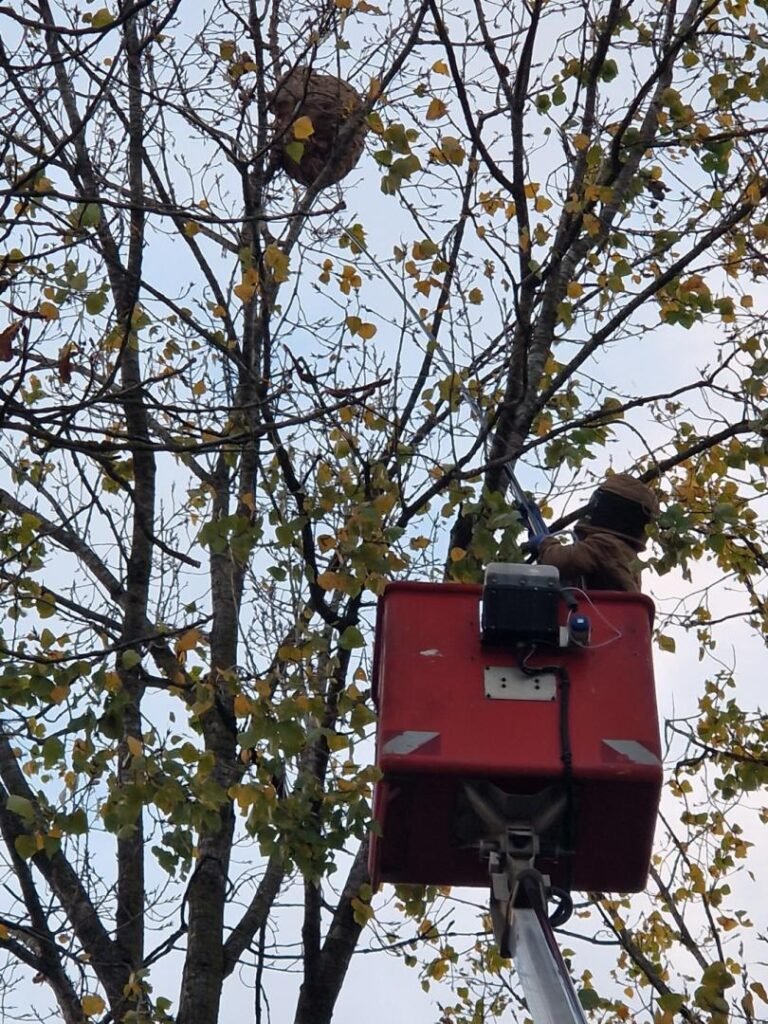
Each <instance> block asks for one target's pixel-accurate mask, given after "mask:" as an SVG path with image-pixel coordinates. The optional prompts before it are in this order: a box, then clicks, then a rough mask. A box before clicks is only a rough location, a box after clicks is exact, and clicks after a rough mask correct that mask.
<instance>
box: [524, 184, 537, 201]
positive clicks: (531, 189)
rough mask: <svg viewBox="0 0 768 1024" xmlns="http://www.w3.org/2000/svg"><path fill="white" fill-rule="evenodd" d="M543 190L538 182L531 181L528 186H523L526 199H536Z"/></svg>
mask: <svg viewBox="0 0 768 1024" xmlns="http://www.w3.org/2000/svg"><path fill="white" fill-rule="evenodd" d="M540 188H541V185H539V183H538V181H529V182H528V184H527V185H524V186H523V192H524V193H525V198H526V199H535V197H536V193H537V192H538V191H539V189H540Z"/></svg>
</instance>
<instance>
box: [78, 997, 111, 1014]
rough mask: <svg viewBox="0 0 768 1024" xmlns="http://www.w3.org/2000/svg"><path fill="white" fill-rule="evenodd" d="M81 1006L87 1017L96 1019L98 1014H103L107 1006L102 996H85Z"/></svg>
mask: <svg viewBox="0 0 768 1024" xmlns="http://www.w3.org/2000/svg"><path fill="white" fill-rule="evenodd" d="M80 1005H81V1006H82V1008H83V1013H84V1014H85V1015H86V1017H95V1016H96V1014H97V1013H103V1012H104V1010H105V1009H106V1006H107V1004H106V1003H105V1002H104V1000H103V999H102V998H101V996H83V1001H82V1002H81V1004H80Z"/></svg>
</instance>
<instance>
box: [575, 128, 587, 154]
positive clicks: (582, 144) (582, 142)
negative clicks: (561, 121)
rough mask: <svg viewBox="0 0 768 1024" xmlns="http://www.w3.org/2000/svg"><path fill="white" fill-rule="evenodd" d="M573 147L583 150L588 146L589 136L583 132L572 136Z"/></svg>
mask: <svg viewBox="0 0 768 1024" xmlns="http://www.w3.org/2000/svg"><path fill="white" fill-rule="evenodd" d="M573 145H574V146H575V148H576V149H578V150H584V149H586V148H587V146H588V145H589V136H588V135H585V134H584V133H583V132H579V134H578V135H574V136H573Z"/></svg>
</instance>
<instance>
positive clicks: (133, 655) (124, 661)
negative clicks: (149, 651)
mask: <svg viewBox="0 0 768 1024" xmlns="http://www.w3.org/2000/svg"><path fill="white" fill-rule="evenodd" d="M140 661H141V655H140V654H139V652H138V651H134V650H133V648H129V649H128V650H127V651H123V653H122V656H121V658H120V664H121V665H122V666H123V668H127V669H131V668H135V667H136V666H137V665H138V664H139V662H140Z"/></svg>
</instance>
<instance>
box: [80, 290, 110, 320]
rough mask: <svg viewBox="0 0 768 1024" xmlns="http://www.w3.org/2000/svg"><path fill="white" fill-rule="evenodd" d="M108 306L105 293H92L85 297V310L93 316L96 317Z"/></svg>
mask: <svg viewBox="0 0 768 1024" xmlns="http://www.w3.org/2000/svg"><path fill="white" fill-rule="evenodd" d="M106 304H107V296H106V295H105V294H104V292H91V293H90V294H89V295H86V297H85V308H86V311H87V312H88V313H90V314H91V316H96V314H97V313H100V312H101V311H102V309H104V307H105V306H106Z"/></svg>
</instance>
